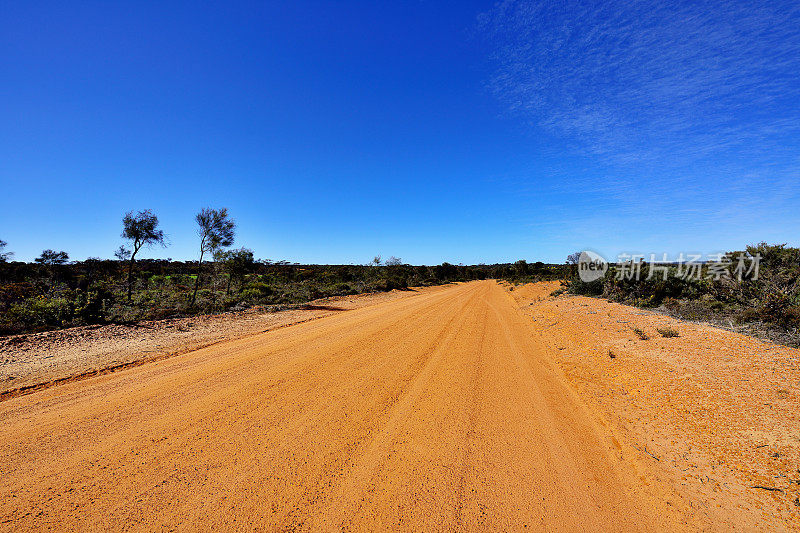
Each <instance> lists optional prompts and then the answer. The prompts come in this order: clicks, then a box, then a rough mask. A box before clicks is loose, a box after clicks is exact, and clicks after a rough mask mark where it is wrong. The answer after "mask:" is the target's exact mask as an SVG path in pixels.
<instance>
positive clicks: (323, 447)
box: [0, 281, 697, 531]
mask: <svg viewBox="0 0 800 533" xmlns="http://www.w3.org/2000/svg"><path fill="white" fill-rule="evenodd" d="M600 420H601V418H600V417H598V416H596V414H595V413H594V412H593V411H591V410H590V408H589V407H587V404H585V403H584V402H582V401H581V400H580V398H579V397H578V396H577V393H576V392H575V389H574V388H573V387H572V386H570V384H569V382H568V381H567V379H566V377H565V375H564V374H563V373H562V372H561V370H560V368H559V367H558V366H557V365H555V364H554V363H553V362H552V361H551V359H550V358H548V357H547V356H546V355H545V347H544V346H542V345H541V341H540V340H537V337H536V336H535V335H532V334H531V324H530V320H529V319H526V317H525V316H524V315H523V314H522V313H520V312H519V308H518V304H517V303H516V302H515V300H514V299H513V298H512V296H511V295H510V294H509V293H508V292H507V291H506V290H505V289H503V288H502V287H501V286H499V285H498V284H496V283H495V282H493V281H486V282H474V283H469V284H463V285H455V286H451V287H448V288H444V289H442V290H438V291H431V292H421V293H418V294H414V295H410V296H408V297H406V298H402V299H397V300H394V301H389V302H385V303H381V304H378V305H374V306H369V307H364V308H361V309H355V310H352V311H348V312H347V313H341V314H336V315H333V316H329V317H325V318H320V319H318V320H314V321H311V322H306V323H303V324H298V325H295V326H292V327H287V328H282V329H278V330H275V331H270V332H266V333H261V334H257V335H252V336H249V337H246V338H243V339H239V340H234V341H230V342H225V343H221V344H216V345H214V346H210V347H207V348H203V349H200V350H197V351H193V352H190V353H186V354H182V355H178V356H175V357H172V358H169V359H164V360H160V361H157V362H153V363H150V364H147V365H143V366H139V367H135V368H130V369H126V370H122V371H119V372H115V373H112V374H107V375H103V376H98V377H94V378H90V379H87V380H83V381H77V382H73V383H67V384H65V385H62V386H58V387H53V388H50V389H47V390H43V391H40V392H37V393H34V394H30V395H26V396H21V397H17V398H12V399H9V400H7V401H4V402H0V528H2V529H4V530H22V529H32V528H33V529H36V528H38V529H57V530H76V529H80V530H86V529H107V528H110V529H147V530H155V529H159V530H160V529H177V530H198V529H200V530H210V529H259V530H276V529H282V530H334V529H336V530H339V529H341V528H345V529H352V530H388V529H397V530H409V531H411V530H413V531H435V530H444V531H452V530H470V531H474V530H487V531H488V530H492V531H497V530H533V531H536V530H540V531H543V530H548V531H559V530H563V531H626V530H631V531H635V530H651V531H652V530H662V531H674V530H681V529H694V528H695V527H696V526H697V525H696V524H695V523H694V522H693V520H694V517H693V515H692V511H691V505H689V504H688V502H686V501H684V499H683V498H682V496H681V495H680V494H678V493H677V492H676V491H675V490H674V488H673V487H672V486H670V485H669V484H667V483H661V482H659V481H658V480H657V477H654V476H650V471H649V470H648V469H651V468H653V466H652V465H649V464H645V463H643V462H642V461H641V460H640V459H639V458H638V457H639V456H637V455H634V454H633V453H629V452H630V449H631V448H630V446H629V445H628V443H625V442H619V441H618V439H617V438H615V437H614V435H613V434H612V432H611V430H610V429H608V428H606V427H605V426H604V425H603V424H602V422H601V421H600Z"/></svg>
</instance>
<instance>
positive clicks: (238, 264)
mask: <svg viewBox="0 0 800 533" xmlns="http://www.w3.org/2000/svg"><path fill="white" fill-rule="evenodd" d="M221 259H222V262H223V265H224V266H225V270H226V271H227V272H228V288H227V289H226V291H225V293H226V294H230V293H231V281H233V279H234V278H236V279H238V280H239V291H240V292H241V289H242V283H243V281H244V276H245V274H247V272H248V271H250V269H251V268H252V267H253V264H254V263H255V260H254V259H253V250H250V249H248V248H239V249H238V250H230V251H228V252H223V253H222V254H221Z"/></svg>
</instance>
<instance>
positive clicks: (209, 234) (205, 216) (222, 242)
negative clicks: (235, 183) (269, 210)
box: [190, 207, 236, 307]
mask: <svg viewBox="0 0 800 533" xmlns="http://www.w3.org/2000/svg"><path fill="white" fill-rule="evenodd" d="M195 220H196V221H197V225H198V227H199V228H198V231H197V233H198V235H200V259H198V261H197V277H196V278H195V280H194V291H193V292H192V300H191V304H190V305H191V306H192V307H194V303H195V301H196V299H197V289H199V288H200V274H201V271H202V268H203V256H204V255H205V254H206V253H211V254H213V253H215V252H219V251H220V250H221V249H222V248H227V247H228V246H231V245H232V244H233V238H234V235H235V234H236V223H235V222H234V221H233V220H231V219H230V218H228V209H227V208H225V207H223V208H222V209H211V208H210V207H204V208H203V209H201V210H200V212H199V213H197V215H196V216H195Z"/></svg>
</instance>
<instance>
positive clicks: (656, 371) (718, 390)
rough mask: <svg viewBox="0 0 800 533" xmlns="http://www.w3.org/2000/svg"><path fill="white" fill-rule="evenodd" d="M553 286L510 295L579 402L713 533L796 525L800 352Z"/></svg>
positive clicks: (799, 523) (799, 522)
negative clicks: (653, 468)
mask: <svg viewBox="0 0 800 533" xmlns="http://www.w3.org/2000/svg"><path fill="white" fill-rule="evenodd" d="M509 288H510V287H509ZM557 288H558V282H553V283H539V284H530V285H525V286H518V287H515V288H514V290H513V291H510V292H509V294H510V295H511V296H512V297H513V298H514V299H515V300H516V302H517V304H518V305H519V307H520V309H521V310H522V312H523V313H524V314H525V315H527V316H528V317H530V319H531V321H532V322H533V325H534V327H533V328H532V332H533V335H534V336H535V337H536V338H538V339H540V340H541V341H542V343H543V344H545V345H547V346H549V347H550V355H551V356H552V357H553V359H554V360H555V361H557V363H558V364H559V365H560V366H561V368H562V369H563V370H564V372H565V374H566V375H567V377H568V379H569V380H570V381H571V382H572V383H573V384H574V385H575V387H576V388H577V389H578V391H579V392H580V394H581V396H582V397H583V399H584V400H585V401H586V402H587V403H588V404H589V405H590V406H591V407H593V408H596V410H597V411H598V412H599V413H602V414H603V416H604V417H605V418H606V420H607V421H608V422H609V423H610V424H611V426H612V427H614V428H615V429H616V430H617V431H619V432H621V433H622V434H623V435H624V436H625V438H626V439H627V440H629V441H630V442H637V443H638V444H637V447H638V449H639V451H640V453H641V456H642V457H643V458H646V459H648V460H650V461H653V462H657V463H658V464H659V465H660V466H663V467H664V472H665V475H667V476H668V477H669V478H671V480H672V482H673V484H675V485H676V486H678V487H680V490H681V492H682V493H685V494H688V495H689V496H690V498H691V499H692V500H693V504H694V505H695V506H697V507H698V509H699V510H700V511H701V512H702V513H704V514H706V515H707V516H708V518H709V523H710V524H713V528H714V529H737V528H738V529H745V530H770V531H775V530H796V529H797V528H799V527H800V500H798V497H799V496H800V390H798V383H800V350H797V349H793V348H787V347H785V346H779V345H775V344H772V343H769V342H766V341H762V340H758V339H754V338H752V337H747V336H744V335H741V334H737V333H732V332H730V331H725V330H722V329H718V328H715V327H712V326H709V325H703V324H695V323H688V322H682V321H679V320H676V319H673V318H669V317H665V316H663V315H659V314H656V313H652V312H648V311H643V310H641V309H637V308H633V307H628V306H624V305H620V304H615V303H611V302H608V301H605V300H600V299H595V298H587V297H581V296H568V295H561V296H558V297H551V296H550V294H551V292H552V291H553V290H555V289H557ZM664 332H667V333H668V334H667V335H665V334H664ZM676 335H677V336H676ZM644 337H646V338H644Z"/></svg>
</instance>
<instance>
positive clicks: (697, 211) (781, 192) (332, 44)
mask: <svg viewBox="0 0 800 533" xmlns="http://www.w3.org/2000/svg"><path fill="white" fill-rule="evenodd" d="M396 4H397V5H393V4H390V3H378V2H322V1H320V2H304V1H297V2H252V3H247V2H219V3H204V2H185V3H180V2H131V3H125V2H114V3H109V2H53V3H48V2H5V1H2V2H0V10H1V11H0V186H2V194H0V239H3V240H5V241H7V242H8V243H9V246H8V249H9V250H11V251H13V252H15V253H16V258H17V259H20V260H30V259H32V258H34V257H35V256H36V255H38V253H39V252H40V251H41V250H42V249H44V248H55V249H63V250H66V251H67V252H68V253H69V254H70V256H71V258H73V259H83V258H85V257H88V256H99V257H110V256H111V255H112V253H113V250H114V249H115V248H116V247H117V246H119V244H121V239H120V237H119V233H120V231H121V218H122V216H123V214H124V213H125V212H126V211H128V210H138V209H145V208H150V209H153V210H154V211H155V212H156V214H157V215H158V216H159V218H160V220H161V222H162V227H163V229H164V230H165V231H166V233H167V234H168V236H169V239H170V242H171V245H170V247H169V248H167V249H164V250H162V249H154V250H151V251H148V252H146V253H145V255H146V256H149V257H172V258H181V259H189V258H194V257H195V256H196V248H197V244H198V243H197V242H196V241H197V239H196V237H195V229H194V226H193V216H194V213H195V212H197V210H198V209H199V208H201V207H204V206H212V207H217V206H219V207H221V206H226V207H228V208H229V210H230V211H231V213H232V215H233V216H234V218H235V219H236V221H237V223H238V227H239V230H238V236H237V243H236V245H237V246H247V247H250V248H252V249H253V250H254V251H255V253H256V256H257V257H262V258H270V259H274V260H279V259H287V260H291V261H298V262H319V263H364V262H366V261H368V260H369V259H370V258H371V257H372V256H373V255H375V254H382V255H383V256H384V257H388V256H389V255H395V256H399V257H402V258H403V259H404V260H405V261H407V262H411V263H428V264H431V263H440V262H442V261H450V262H456V263H458V262H464V263H478V262H486V263H492V262H498V261H513V260H516V259H519V258H526V259H528V260H530V261H535V260H544V261H554V262H561V261H563V259H564V257H565V256H566V255H567V254H568V253H570V252H572V251H574V250H578V249H584V248H591V249H594V250H598V251H600V252H602V253H603V254H605V255H606V256H609V257H613V256H615V255H616V254H617V253H620V252H628V253H633V252H638V253H650V252H655V253H661V252H668V253H671V254H677V253H679V252H702V253H712V252H717V251H720V250H729V249H741V248H742V247H743V246H744V245H745V244H748V243H753V242H757V241H761V240H766V241H769V242H789V243H792V244H795V245H797V244H798V242H797V234H798V229H800V209H798V206H800V202H798V200H800V179H799V178H800V151H799V148H800V8H798V6H797V4H795V3H790V2H760V1H756V2H708V3H704V2H672V1H669V2H667V1H663V0H656V1H641V2H633V1H632V2H625V1H622V2H604V3H593V2H573V1H566V2H528V1H524V2H516V1H515V2H500V3H497V4H495V3H494V2H466V1H442V2H428V1H424V2H402V3H396Z"/></svg>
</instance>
